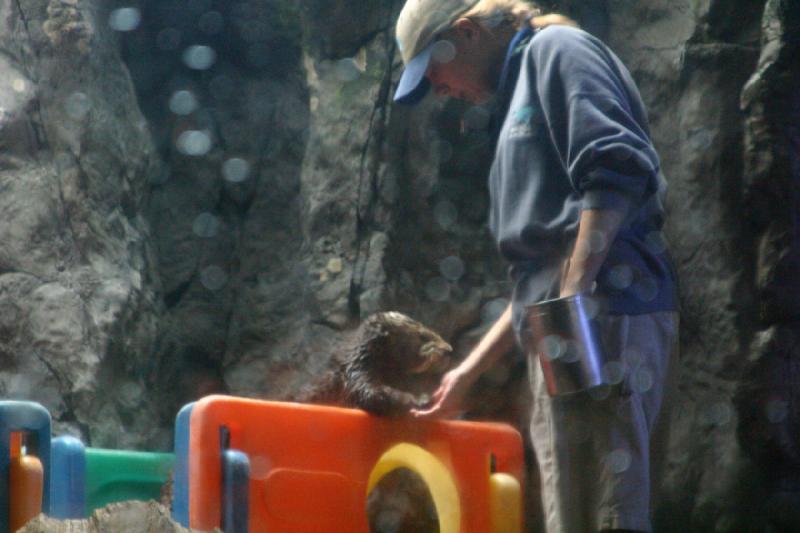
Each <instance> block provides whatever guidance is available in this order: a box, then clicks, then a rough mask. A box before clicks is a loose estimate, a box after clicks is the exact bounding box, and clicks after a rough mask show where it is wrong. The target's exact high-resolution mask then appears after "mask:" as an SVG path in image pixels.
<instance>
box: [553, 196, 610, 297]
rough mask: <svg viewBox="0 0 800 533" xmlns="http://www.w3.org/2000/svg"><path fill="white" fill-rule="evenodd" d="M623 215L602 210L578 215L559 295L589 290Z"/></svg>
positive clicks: (583, 212) (590, 210)
mask: <svg viewBox="0 0 800 533" xmlns="http://www.w3.org/2000/svg"><path fill="white" fill-rule="evenodd" d="M623 217H624V213H623V212H621V211H613V210H610V209H609V210H606V209H586V210H584V211H582V212H581V219H580V226H579V228H578V237H577V239H576V240H575V247H574V248H573V250H572V255H570V258H569V265H568V267H567V271H566V275H565V277H564V279H563V280H562V284H561V296H562V297H563V296H571V295H573V294H577V293H579V292H586V291H589V290H590V289H591V287H592V283H594V281H595V279H596V278H597V274H598V272H599V271H600V267H601V266H602V265H603V263H604V262H605V260H606V257H608V251H609V249H610V248H611V243H612V242H614V239H615V238H616V236H617V232H618V231H619V227H620V225H621V223H622V219H623Z"/></svg>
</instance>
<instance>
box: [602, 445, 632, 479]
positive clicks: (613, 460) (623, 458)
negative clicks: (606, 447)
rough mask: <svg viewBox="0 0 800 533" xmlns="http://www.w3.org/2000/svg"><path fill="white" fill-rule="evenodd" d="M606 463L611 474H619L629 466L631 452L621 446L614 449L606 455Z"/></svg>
mask: <svg viewBox="0 0 800 533" xmlns="http://www.w3.org/2000/svg"><path fill="white" fill-rule="evenodd" d="M606 465H607V466H608V469H609V470H610V471H611V472H612V473H613V474H621V473H623V472H625V471H626V470H628V468H630V466H631V453H630V452H629V451H628V450H623V449H621V448H619V449H616V450H614V451H612V452H611V453H609V454H608V456H607V457H606Z"/></svg>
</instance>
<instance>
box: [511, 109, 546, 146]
mask: <svg viewBox="0 0 800 533" xmlns="http://www.w3.org/2000/svg"><path fill="white" fill-rule="evenodd" d="M510 113H511V127H510V128H509V129H508V138H509V139H518V138H521V137H533V136H534V135H535V133H536V130H535V129H534V123H535V122H536V121H537V118H538V115H539V114H540V113H541V111H539V110H538V109H537V108H535V107H533V106H530V105H526V106H523V107H520V108H518V109H512V110H511V111H510Z"/></svg>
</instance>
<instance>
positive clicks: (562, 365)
mask: <svg viewBox="0 0 800 533" xmlns="http://www.w3.org/2000/svg"><path fill="white" fill-rule="evenodd" d="M599 314H600V308H599V303H598V301H597V300H596V299H595V298H592V297H591V296H587V295H583V294H576V295H574V296H568V297H565V298H557V299H555V300H547V301H544V302H540V303H538V304H535V305H531V306H528V307H527V323H528V329H529V337H528V342H529V344H528V351H529V352H531V355H536V356H537V357H538V358H539V363H540V364H541V367H542V373H543V374H544V379H545V383H546V384H547V392H548V393H549V394H550V396H561V395H563V394H571V393H575V392H580V391H584V390H587V389H591V388H593V387H598V386H600V385H602V384H603V383H604V381H603V367H604V365H605V364H606V363H608V362H609V361H610V360H611V358H610V357H609V354H607V353H605V351H604V350H603V346H602V344H601V342H600V335H599V333H598V323H597V317H598V316H599ZM614 355H615V356H616V355H617V354H614Z"/></svg>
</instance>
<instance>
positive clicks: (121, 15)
mask: <svg viewBox="0 0 800 533" xmlns="http://www.w3.org/2000/svg"><path fill="white" fill-rule="evenodd" d="M141 21H142V14H141V13H140V12H139V10H138V9H136V8H135V7H121V8H119V9H115V10H114V11H112V12H111V15H109V17H108V25H109V26H111V28H112V29H115V30H117V31H133V30H135V29H136V28H138V27H139V23H140V22H141Z"/></svg>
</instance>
